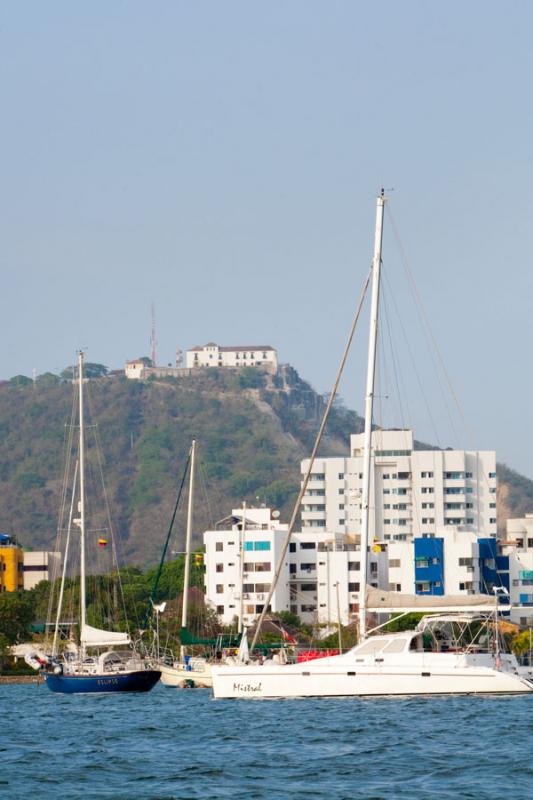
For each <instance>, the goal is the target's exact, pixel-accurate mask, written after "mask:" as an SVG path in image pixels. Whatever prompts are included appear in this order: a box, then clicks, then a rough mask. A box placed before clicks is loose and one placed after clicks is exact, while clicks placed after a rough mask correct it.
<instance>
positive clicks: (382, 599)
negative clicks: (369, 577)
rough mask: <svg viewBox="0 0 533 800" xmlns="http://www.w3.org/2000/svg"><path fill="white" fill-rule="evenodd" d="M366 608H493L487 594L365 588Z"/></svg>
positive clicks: (413, 609)
mask: <svg viewBox="0 0 533 800" xmlns="http://www.w3.org/2000/svg"><path fill="white" fill-rule="evenodd" d="M366 607H367V608H368V609H369V610H373V611H391V612H392V611H424V610H426V609H430V610H431V609H433V608H434V609H436V610H438V611H442V610H444V609H446V610H449V611H454V610H457V611H461V610H462V609H470V610H472V611H479V610H486V609H487V608H492V609H493V608H494V597H491V596H490V595H488V594H461V595H427V594H423V595H421V594H400V592H387V591H384V590H382V589H375V588H374V587H373V586H367V587H366Z"/></svg>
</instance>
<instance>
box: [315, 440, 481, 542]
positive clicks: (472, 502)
mask: <svg viewBox="0 0 533 800" xmlns="http://www.w3.org/2000/svg"><path fill="white" fill-rule="evenodd" d="M363 440H364V435H363V434H355V435H353V436H351V439H350V455H349V456H348V457H347V458H345V457H335V458H318V459H316V460H315V463H314V466H313V472H312V474H311V480H310V481H309V485H308V489H307V492H306V494H305V496H304V498H303V501H302V531H303V532H304V533H308V532H319V531H326V530H327V531H329V532H330V533H334V534H349V535H350V536H358V535H359V534H360V531H361V500H362V498H361V494H362V484H363ZM372 453H373V455H372V465H373V470H372V473H371V481H370V541H372V540H377V541H380V542H390V541H407V540H409V539H412V538H417V537H434V536H436V535H437V531H439V530H442V529H443V528H446V529H454V530H456V531H458V532H464V533H475V534H477V535H480V536H487V537H491V536H492V537H495V536H496V454H495V452H494V451H492V450H491V451H467V450H414V448H413V432H412V431H411V430H384V431H374V432H373V433H372ZM308 464H309V461H308V460H307V459H306V460H304V461H302V464H301V471H302V474H303V475H305V473H306V472H307V468H308Z"/></svg>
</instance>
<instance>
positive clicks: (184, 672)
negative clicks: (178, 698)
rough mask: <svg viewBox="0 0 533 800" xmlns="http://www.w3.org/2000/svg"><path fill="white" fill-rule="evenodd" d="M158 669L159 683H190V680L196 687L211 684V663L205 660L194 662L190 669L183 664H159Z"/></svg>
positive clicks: (181, 684) (175, 684)
mask: <svg viewBox="0 0 533 800" xmlns="http://www.w3.org/2000/svg"><path fill="white" fill-rule="evenodd" d="M158 669H160V670H161V683H164V685H165V686H170V687H177V686H183V685H190V682H191V681H192V683H193V684H194V686H195V687H197V688H204V687H208V688H210V687H211V686H212V685H213V679H212V677H211V665H210V664H209V663H207V662H202V663H194V664H192V665H191V668H190V669H187V667H186V665H185V664H177V665H175V666H169V665H167V664H160V665H158Z"/></svg>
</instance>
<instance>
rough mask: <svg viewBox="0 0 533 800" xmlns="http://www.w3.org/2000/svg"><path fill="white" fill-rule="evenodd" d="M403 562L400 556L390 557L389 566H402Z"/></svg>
mask: <svg viewBox="0 0 533 800" xmlns="http://www.w3.org/2000/svg"><path fill="white" fill-rule="evenodd" d="M401 566H402V562H401V560H400V559H399V558H391V559H389V567H401Z"/></svg>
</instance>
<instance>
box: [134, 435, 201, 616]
mask: <svg viewBox="0 0 533 800" xmlns="http://www.w3.org/2000/svg"><path fill="white" fill-rule="evenodd" d="M190 463H191V451H190V450H189V455H188V456H187V461H186V462H185V469H184V470H183V477H182V479H181V484H180V488H179V491H178V496H177V498H176V503H175V505H174V511H173V512H172V518H171V520H170V525H169V526H168V532H167V536H166V539H165V545H164V547H163V552H162V553H161V560H160V561H159V566H158V568H157V572H156V575H155V578H154V582H153V584H152V591H151V592H150V599H149V601H148V606H147V608H146V613H145V615H144V620H143V624H142V628H146V626H147V624H148V620H149V618H150V614H151V611H152V607H153V604H154V600H155V596H156V592H157V587H158V585H159V579H160V578H161V573H162V571H163V565H164V563H165V558H166V555H167V550H168V545H169V542H170V537H171V536H172V529H173V527H174V520H175V519H176V514H177V511H178V506H179V504H180V500H181V495H182V493H183V487H184V486H185V481H186V479H187V472H188V471H189V466H190Z"/></svg>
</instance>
